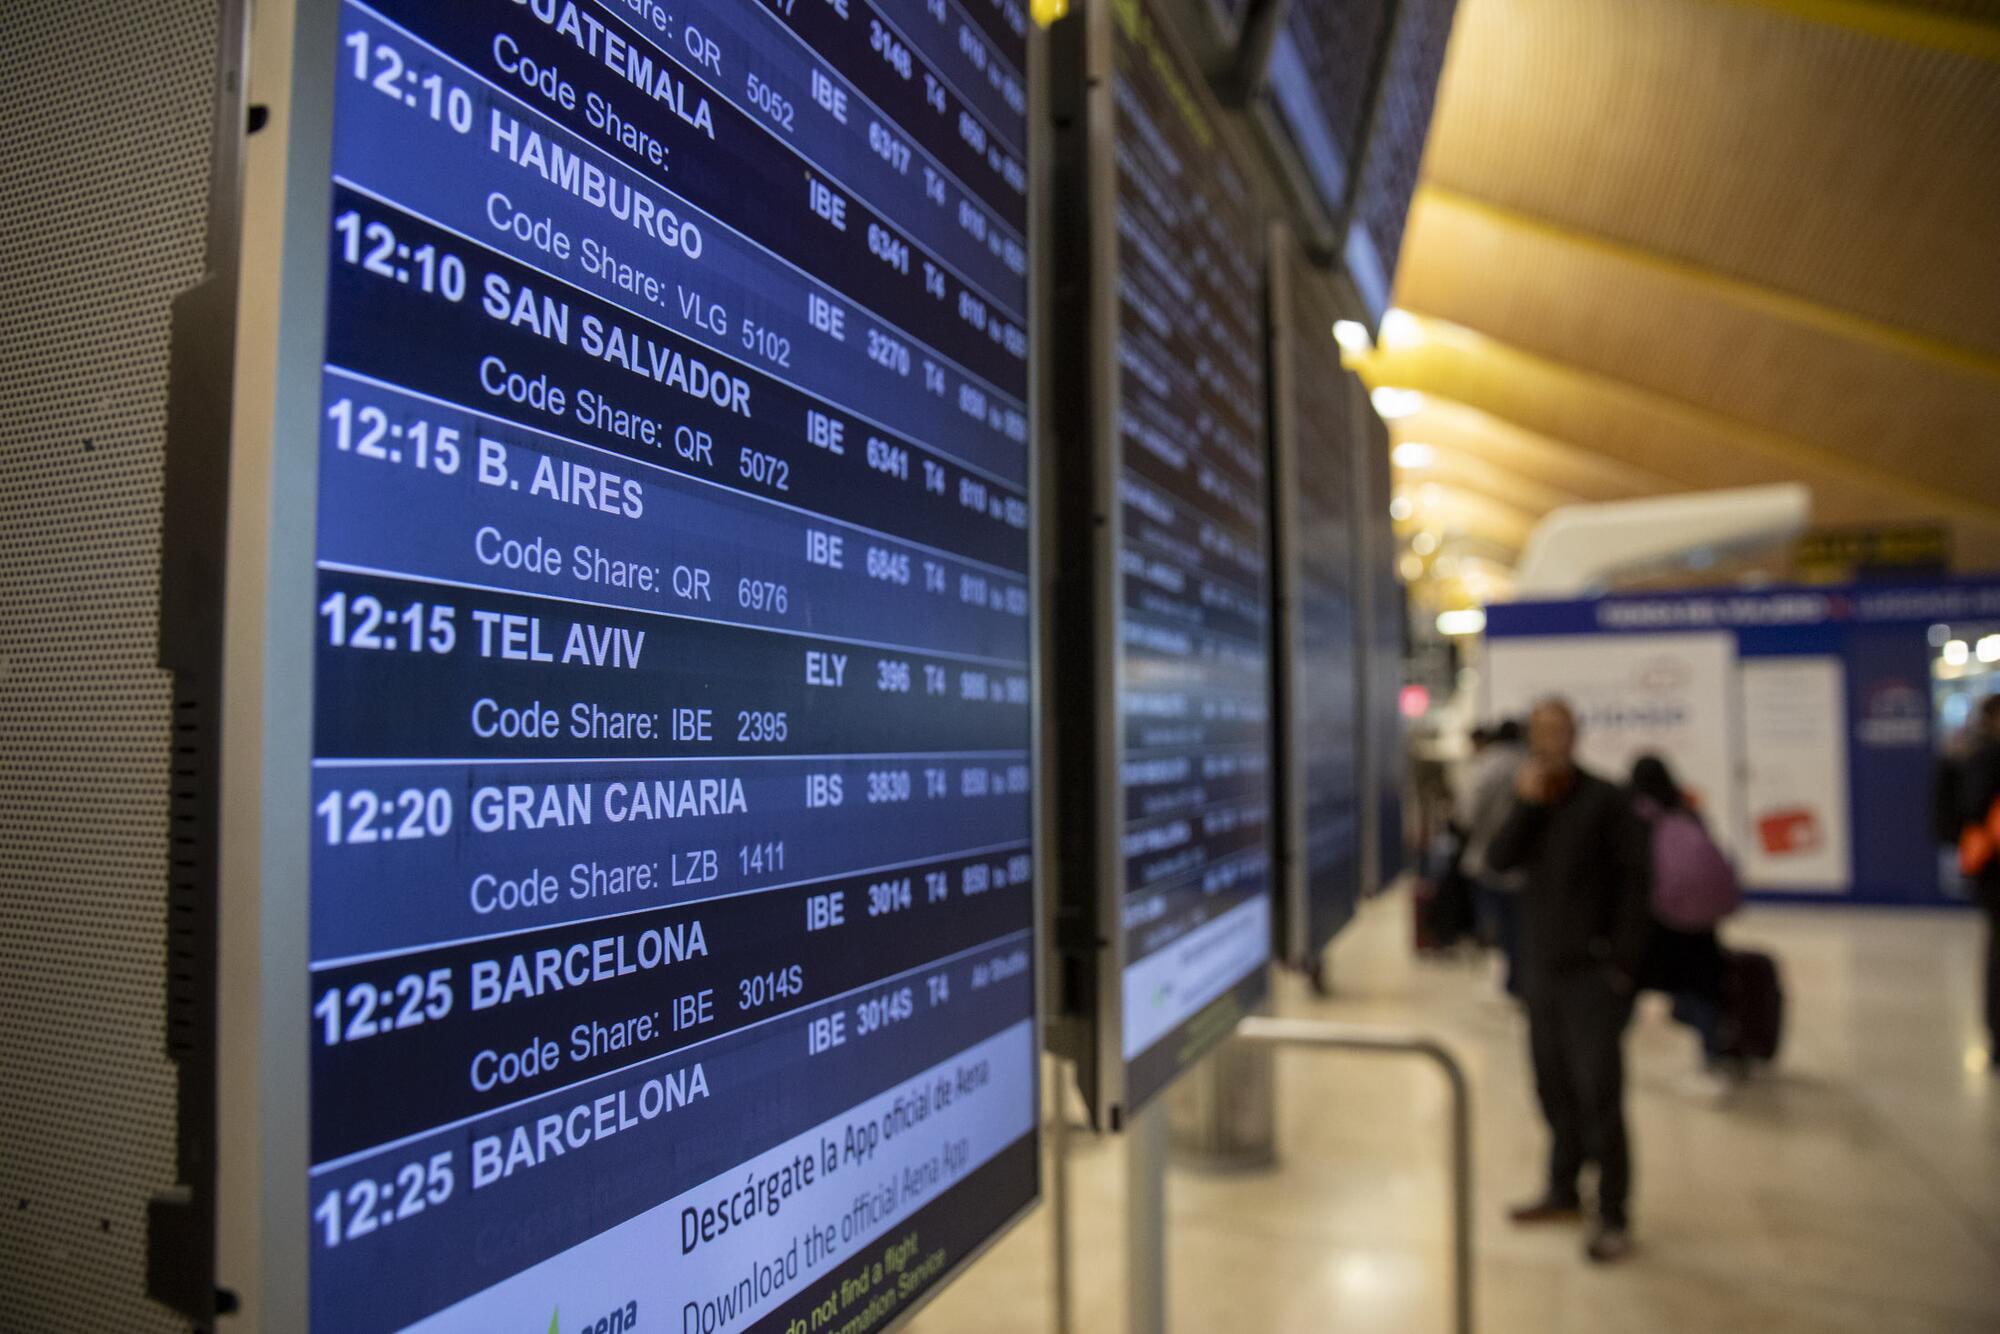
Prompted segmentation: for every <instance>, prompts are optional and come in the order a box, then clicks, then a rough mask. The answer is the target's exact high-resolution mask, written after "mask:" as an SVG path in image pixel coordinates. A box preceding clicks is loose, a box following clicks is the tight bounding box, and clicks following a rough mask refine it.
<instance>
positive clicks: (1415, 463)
mask: <svg viewBox="0 0 2000 1334" xmlns="http://www.w3.org/2000/svg"><path fill="white" fill-rule="evenodd" d="M1389 457H1390V459H1391V460H1392V461H1394V463H1395V465H1396V466H1397V467H1398V468H1412V469H1414V468H1428V467H1430V466H1431V465H1432V464H1433V463H1436V462H1437V461H1438V452H1437V446H1436V445H1427V444H1425V443H1424V442H1423V441H1421V440H1405V441H1404V442H1403V443H1402V444H1400V445H1397V446H1396V448H1395V449H1394V450H1393V451H1392V452H1391V453H1390V455H1389Z"/></svg>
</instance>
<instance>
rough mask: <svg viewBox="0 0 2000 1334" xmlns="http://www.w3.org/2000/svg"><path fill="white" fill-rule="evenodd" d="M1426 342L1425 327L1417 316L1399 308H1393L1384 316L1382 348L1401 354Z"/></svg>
mask: <svg viewBox="0 0 2000 1334" xmlns="http://www.w3.org/2000/svg"><path fill="white" fill-rule="evenodd" d="M1423 341H1424V326H1423V324H1422V322H1421V321H1419V320H1418V319H1417V317H1416V316H1414V315H1412V314H1410V312H1409V311H1407V310H1404V309H1402V308H1401V307H1399V306H1391V307H1389V309H1388V310H1387V311H1386V312H1385V313H1384V314H1383V316H1382V348H1383V350H1384V351H1387V352H1400V351H1402V350H1403V349H1404V348H1409V347H1415V346H1416V345H1417V344H1419V343H1421V342H1423Z"/></svg>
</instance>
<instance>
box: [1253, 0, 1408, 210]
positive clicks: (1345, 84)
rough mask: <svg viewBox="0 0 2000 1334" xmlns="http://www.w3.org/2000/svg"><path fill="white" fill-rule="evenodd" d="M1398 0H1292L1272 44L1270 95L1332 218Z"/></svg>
mask: <svg viewBox="0 0 2000 1334" xmlns="http://www.w3.org/2000/svg"><path fill="white" fill-rule="evenodd" d="M1393 8H1394V0H1292V3H1291V5H1290V6H1289V7H1288V8H1287V10H1286V12H1285V21H1284V24H1283V26H1281V27H1280V28H1279V29H1278V32H1277V36H1276V38H1275V39H1274V40H1273V42H1272V44H1271V63H1270V67H1269V73H1268V75H1267V84H1266V89H1265V97H1266V99H1267V100H1268V102H1269V104H1270V106H1271V107H1272V109H1273V110H1274V111H1275V112H1276V113H1277V117H1276V119H1277V124H1278V128H1279V132H1280V134H1281V135H1282V137H1283V139H1284V141H1285V143H1286V145H1287V146H1288V148H1289V149H1290V151H1291V153H1292V155H1293V156H1294V157H1295V159H1296V160H1297V162H1298V164H1299V166H1300V167H1301V168H1302V169H1303V171H1304V174H1305V177H1306V179H1307V180H1308V181H1309V182H1310V183H1311V186H1312V192H1313V194H1314V195H1315V196H1316V198H1317V202H1318V203H1319V205H1320V207H1321V208H1322V209H1324V210H1325V212H1326V214H1327V216H1328V217H1329V218H1339V217H1340V216H1341V214H1342V213H1343V211H1344V210H1345V209H1346V207H1347V201H1348V197H1349V195H1350V194H1351V193H1352V191H1353V188H1354V182H1355V177H1356V174H1357V168H1358V166H1359V164H1360V162H1361V153H1362V136H1363V134H1364V133H1365V132H1366V129H1367V119H1368V106H1369V97H1370V94H1371V93H1372V91H1373V89H1372V86H1371V81H1372V79H1373V77H1374V70H1375V60H1376V55H1377V53H1378V52H1379V51H1380V50H1381V47H1382V42H1383V39H1384V37H1385V36H1386V35H1387V33H1388V29H1389V23H1390V17H1391V11H1392V9H1393Z"/></svg>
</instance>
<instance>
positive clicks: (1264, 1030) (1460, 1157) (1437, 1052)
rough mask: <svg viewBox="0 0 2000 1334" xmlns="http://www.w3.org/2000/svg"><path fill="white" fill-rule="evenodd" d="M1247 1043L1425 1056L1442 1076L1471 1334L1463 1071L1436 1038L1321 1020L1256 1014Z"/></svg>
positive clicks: (1457, 1277) (1462, 1320)
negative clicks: (1446, 1093)
mask: <svg viewBox="0 0 2000 1334" xmlns="http://www.w3.org/2000/svg"><path fill="white" fill-rule="evenodd" d="M1236 1036H1237V1037H1238V1038H1240V1039H1241V1040H1243V1041H1245V1042H1256V1043H1263V1044H1267V1045H1270V1046H1275V1047H1302V1048H1308V1049H1311V1050H1316V1051H1357V1052H1375V1053H1377V1054H1381V1055H1390V1056H1422V1057H1424V1058H1425V1059H1427V1060H1429V1061H1431V1062H1433V1063H1434V1064H1436V1066H1437V1067H1438V1069H1440V1070H1442V1071H1443V1072H1444V1077H1445V1085H1446V1087H1447V1088H1448V1089H1449V1090H1450V1092H1451V1210H1452V1218H1451V1261H1452V1304H1453V1311H1454V1313H1455V1317H1456V1318H1455V1321H1454V1326H1453V1327H1454V1328H1455V1329H1456V1330H1457V1331H1458V1334H1472V1326H1473V1305H1474V1302H1473V1272H1472V1219H1473V1213H1472V1090H1471V1086H1470V1085H1469V1084H1467V1082H1466V1078H1465V1067H1464V1066H1462V1065H1460V1064H1459V1062H1458V1057H1456V1056H1454V1055H1452V1053H1451V1050H1450V1048H1448V1047H1446V1046H1445V1045H1444V1044H1443V1043H1442V1042H1439V1041H1438V1040H1437V1039H1436V1038H1433V1037H1429V1036H1427V1035H1425V1034H1422V1033H1414V1032H1408V1031H1405V1030H1401V1029H1393V1028H1373V1027H1370V1026H1368V1025H1365V1024H1341V1023H1333V1022H1330V1021H1326V1020H1318V1019H1273V1018H1267V1017H1265V1016H1261V1015H1256V1016H1252V1017H1250V1018H1248V1019H1245V1020H1244V1021H1243V1022H1242V1023H1240V1024H1238V1025H1237V1027H1236Z"/></svg>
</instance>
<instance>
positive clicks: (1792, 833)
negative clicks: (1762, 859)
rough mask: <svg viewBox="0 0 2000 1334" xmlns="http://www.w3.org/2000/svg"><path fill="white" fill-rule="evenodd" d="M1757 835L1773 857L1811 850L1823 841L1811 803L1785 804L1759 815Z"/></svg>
mask: <svg viewBox="0 0 2000 1334" xmlns="http://www.w3.org/2000/svg"><path fill="white" fill-rule="evenodd" d="M1757 837H1758V839H1759V840H1760V841H1761V842H1762V843H1763V845H1764V851H1765V852H1767V853H1770V854H1771V855H1772V856H1774V857H1783V856H1786V855H1789V854H1792V853H1799V852H1810V851H1811V850H1812V849H1814V848H1816V847H1818V846H1819V844H1820V831H1819V821H1818V819H1816V818H1815V817H1814V815H1813V813H1812V810H1811V808H1809V807H1805V806H1783V807H1780V808H1778V809H1777V810H1772V811H1765V812H1764V813H1763V814H1762V815H1760V816H1758V817H1757Z"/></svg>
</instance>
